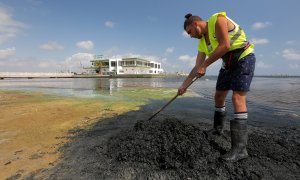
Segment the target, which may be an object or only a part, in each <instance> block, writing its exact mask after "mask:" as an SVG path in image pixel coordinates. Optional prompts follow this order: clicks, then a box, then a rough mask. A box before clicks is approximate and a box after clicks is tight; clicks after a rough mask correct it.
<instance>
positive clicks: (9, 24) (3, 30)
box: [0, 4, 28, 45]
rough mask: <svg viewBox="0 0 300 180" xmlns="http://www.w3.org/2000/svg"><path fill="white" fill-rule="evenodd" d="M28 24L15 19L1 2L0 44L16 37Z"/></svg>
mask: <svg viewBox="0 0 300 180" xmlns="http://www.w3.org/2000/svg"><path fill="white" fill-rule="evenodd" d="M26 28H28V25H26V24H24V23H22V22H20V21H16V20H14V19H13V17H12V14H11V13H10V12H9V10H8V9H7V8H4V7H1V4H0V45H1V44H3V43H6V42H8V41H10V40H12V39H14V38H15V37H16V36H17V35H18V34H19V33H21V32H22V30H23V29H26Z"/></svg>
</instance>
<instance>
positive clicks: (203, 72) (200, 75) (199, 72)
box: [197, 66, 206, 77]
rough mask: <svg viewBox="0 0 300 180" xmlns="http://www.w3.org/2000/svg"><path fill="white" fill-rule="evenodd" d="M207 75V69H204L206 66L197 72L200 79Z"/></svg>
mask: <svg viewBox="0 0 300 180" xmlns="http://www.w3.org/2000/svg"><path fill="white" fill-rule="evenodd" d="M205 73H206V67H204V66H201V67H200V68H199V69H198V71H197V75H198V77H202V76H204V75H205Z"/></svg>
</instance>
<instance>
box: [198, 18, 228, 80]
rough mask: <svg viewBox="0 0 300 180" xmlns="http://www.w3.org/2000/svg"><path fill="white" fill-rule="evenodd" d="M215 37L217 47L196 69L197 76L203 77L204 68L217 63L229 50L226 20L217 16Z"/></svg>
mask: <svg viewBox="0 0 300 180" xmlns="http://www.w3.org/2000/svg"><path fill="white" fill-rule="evenodd" d="M216 36H217V40H218V42H219V45H218V47H217V48H216V49H215V50H214V52H213V53H212V54H211V56H209V58H207V59H206V60H205V62H204V63H203V65H202V66H201V67H200V68H199V69H198V73H199V75H202V76H203V75H204V74H205V71H206V68H207V67H208V66H209V65H211V64H212V63H214V62H215V61H217V60H218V59H219V58H221V57H222V56H223V55H224V54H225V53H227V52H228V51H229V49H230V40H229V36H228V25H227V19H226V18H225V17H224V16H218V19H217V22H216Z"/></svg>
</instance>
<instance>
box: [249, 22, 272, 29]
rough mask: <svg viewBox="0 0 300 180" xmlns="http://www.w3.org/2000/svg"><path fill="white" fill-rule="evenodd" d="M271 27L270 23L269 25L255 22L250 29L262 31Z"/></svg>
mask: <svg viewBox="0 0 300 180" xmlns="http://www.w3.org/2000/svg"><path fill="white" fill-rule="evenodd" d="M271 25H272V23H270V22H256V23H254V24H253V25H252V29H254V30H259V29H264V28H267V27H269V26H271Z"/></svg>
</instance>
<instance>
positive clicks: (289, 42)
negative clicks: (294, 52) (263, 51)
mask: <svg viewBox="0 0 300 180" xmlns="http://www.w3.org/2000/svg"><path fill="white" fill-rule="evenodd" d="M295 43H296V41H293V40H291V41H287V42H285V44H288V45H289V44H295Z"/></svg>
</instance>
